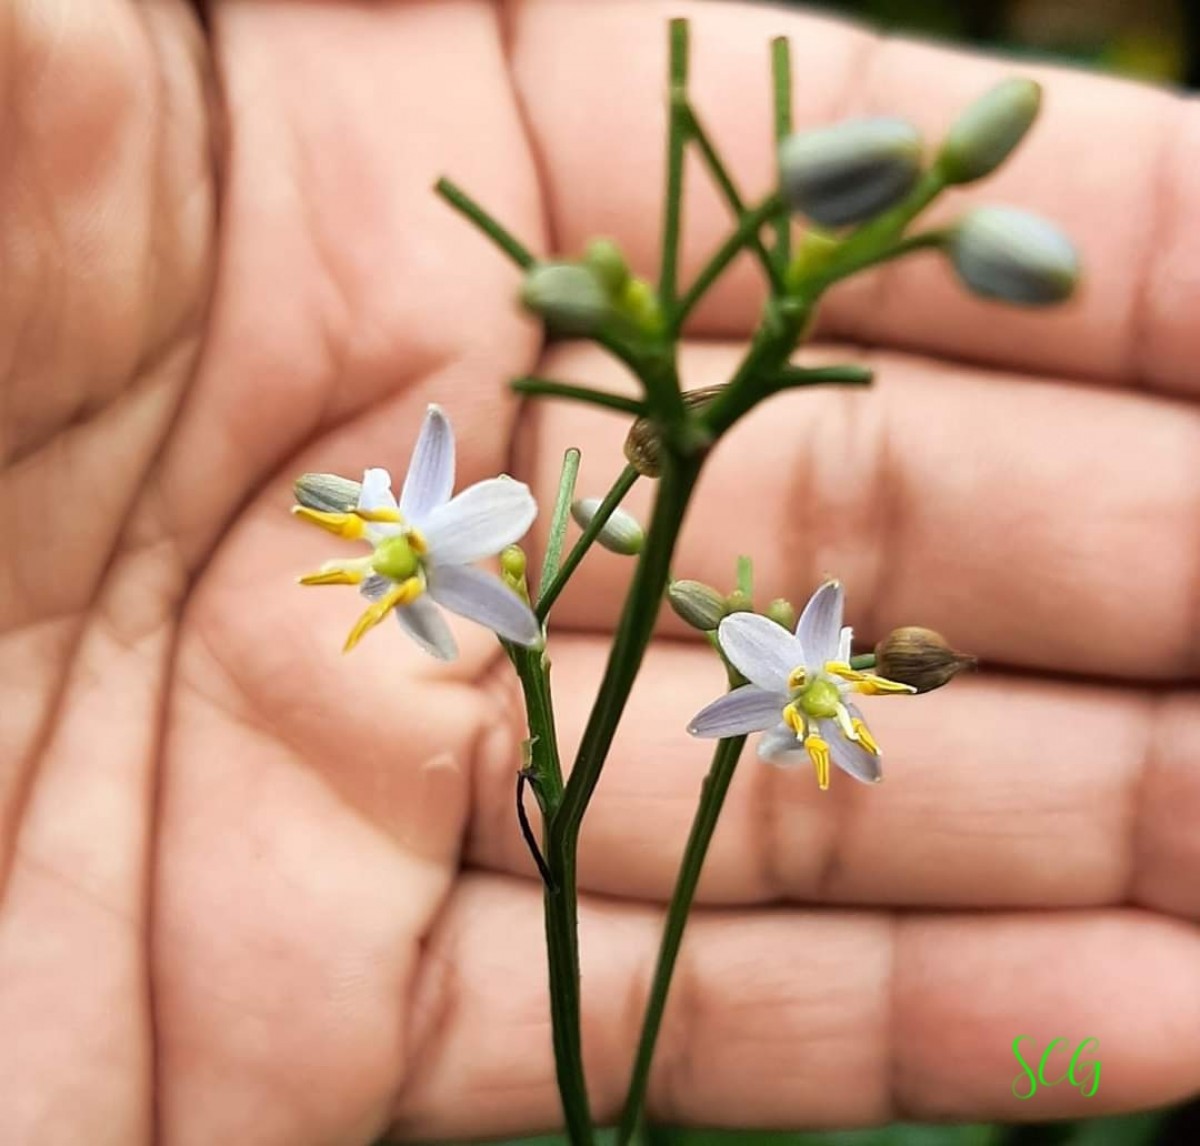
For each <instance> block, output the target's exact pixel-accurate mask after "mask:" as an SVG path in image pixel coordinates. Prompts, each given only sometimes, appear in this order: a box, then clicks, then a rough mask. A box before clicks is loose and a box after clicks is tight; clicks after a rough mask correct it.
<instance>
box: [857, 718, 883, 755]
mask: <svg viewBox="0 0 1200 1146" xmlns="http://www.w3.org/2000/svg"><path fill="white" fill-rule="evenodd" d="M851 725H852V727H853V728H854V739H855V740H857V741H858V742H859V744H861V745H862V746H863V747H864V748H865V749H866V750H867V751H868V752H872V753H874V754H875V755H876V756H878V755H879V745H878V744H876V743H875V737H874V736H872V735H871V730H870V729H869V728H868V727H867V726H866V725H865V724H864V723H863V722H862V721H861V720H859V719H858V717H857V716H856V717H855V718H854V719H853V720H852V721H851Z"/></svg>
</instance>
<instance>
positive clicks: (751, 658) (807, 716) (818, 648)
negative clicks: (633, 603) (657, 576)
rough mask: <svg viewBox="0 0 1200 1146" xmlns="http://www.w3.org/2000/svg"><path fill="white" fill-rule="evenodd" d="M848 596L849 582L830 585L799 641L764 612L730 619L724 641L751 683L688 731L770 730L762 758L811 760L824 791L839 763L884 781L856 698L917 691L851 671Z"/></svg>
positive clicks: (814, 602)
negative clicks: (845, 587)
mask: <svg viewBox="0 0 1200 1146" xmlns="http://www.w3.org/2000/svg"><path fill="white" fill-rule="evenodd" d="M842 598H843V592H842V586H841V584H840V583H839V582H837V581H826V582H825V584H824V585H822V586H821V587H820V588H819V589H818V590H817V591H816V592H815V593H814V594H813V595H812V598H811V600H810V601H809V602H808V604H807V605H805V607H804V612H803V613H802V614H801V615H800V620H799V622H798V623H797V625H796V633H795V635H794V636H793V635H792V634H791V633H789V632H788V631H787V629H785V628H783V627H782V626H781V625H777V624H776V623H775V622H774V621H772V620H770V619H769V618H767V617H761V616H759V615H757V614H756V613H734V614H733V615H732V616H728V617H726V618H725V619H724V620H723V621H722V622H721V625H720V628H718V630H717V639H718V641H719V642H720V644H721V649H722V651H723V652H724V653H725V655H726V657H728V658H729V661H730V663H731V664H732V665H733V666H734V668H736V669H737V670H738V672H740V673H741V674H742V676H744V677H745V678H746V679H747V680H748V681H749V682H750V683H749V684H745V685H742V686H741V687H740V688H735V689H734V690H733V691H732V692H729V693H727V694H726V695H725V696H722V697H721V698H720V699H718V700H714V701H713V702H712V704H710V705H708V707H707V708H704V709H703V710H701V711H700V712H699V713H697V714H696V717H695V719H694V720H693V721H692V723H691V724H690V725H688V731H689V732H690V733H691V734H692V735H693V736H709V737H724V736H744V735H745V734H747V733H749V732H762V731H764V730H766V734H765V735H764V736H763V738H762V739H761V740H760V741H759V744H758V754H759V756H760V757H762V759H764V760H772V761H775V762H777V763H780V764H789V763H795V762H797V761H798V760H800V759H803V758H804V757H805V756H807V757H808V759H810V760H811V761H812V763H813V766H814V767H815V768H816V770H817V784H818V786H819V787H820V788H822V789H825V788H828V787H829V765H830V762H831V761H832V762H833V763H834V764H836V765H837V766H838V767H839V768H840V769H841V770H842V771H843V772H848V773H849V774H850V775H851V776H853V777H854V778H855V779H856V780H862V781H864V782H865V783H875V782H877V781H879V780H881V779H882V778H883V777H882V772H881V770H880V754H879V746H878V745H877V744H876V743H875V740H874V738H873V737H872V736H871V733H870V731H869V730H868V729H867V726H866V724H865V723H864V722H863V718H862V714H861V713H860V712H859V710H858V709H857V708H856V707H855V706H854V705H853V704H852V703H850V701H849V699H848V697H849V695H850V694H851V693H856V692H857V693H863V694H866V695H868V696H871V695H876V694H880V693H889V692H892V693H895V692H915V691H916V690H915V689H913V688H912V687H910V686H909V685H906V684H898V683H896V682H895V681H890V680H885V679H884V678H883V677H880V676H876V675H875V674H874V673H867V672H858V671H857V670H855V669H852V668H851V667H850V641H851V636H852V634H851V631H850V630H849V629H848V628H843V627H842Z"/></svg>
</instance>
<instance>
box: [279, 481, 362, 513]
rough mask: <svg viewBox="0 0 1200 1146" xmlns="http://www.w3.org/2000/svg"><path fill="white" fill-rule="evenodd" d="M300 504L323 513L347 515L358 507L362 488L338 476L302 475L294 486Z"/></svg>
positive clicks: (293, 490)
mask: <svg viewBox="0 0 1200 1146" xmlns="http://www.w3.org/2000/svg"><path fill="white" fill-rule="evenodd" d="M292 492H293V493H294V494H295V495H296V501H297V503H298V504H300V505H302V506H304V507H305V508H306V509H317V510H320V511H321V512H322V513H346V512H348V511H349V510H351V509H353V508H354V507H355V506H356V505H358V495H359V494H360V493H361V492H362V486H361V485H360V484H359V483H358V482H356V481H351V480H350V479H349V478H344V477H338V475H337V474H301V475H300V476H299V477H298V478H297V479H296V480H295V482H294V483H293V484H292Z"/></svg>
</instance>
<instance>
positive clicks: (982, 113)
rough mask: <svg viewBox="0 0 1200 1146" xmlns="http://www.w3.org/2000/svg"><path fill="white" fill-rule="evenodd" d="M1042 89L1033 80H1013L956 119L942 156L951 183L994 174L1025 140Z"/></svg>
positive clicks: (943, 170) (940, 166)
mask: <svg viewBox="0 0 1200 1146" xmlns="http://www.w3.org/2000/svg"><path fill="white" fill-rule="evenodd" d="M1041 103H1042V89H1041V86H1040V85H1039V84H1036V83H1034V81H1033V80H1026V79H1009V80H1004V81H1003V82H1002V83H999V84H997V85H996V86H995V87H994V88H992V89H991V91H988V92H985V93H984V94H983V95H982V96H980V98H979V99H977V100H976V101H975V102H974V103H973V104H971V105H970V106H969V107H968V108H967V110H966V111H964V112H963V113H962V115H960V116H959V117H958V119H957V120H955V122H954V125H953V126H952V127H951V128H950V133H949V134H948V135H947V136H946V142H945V143H944V144H943V145H942V150H941V153H940V154H939V155H938V160H937V164H938V169H939V170H940V171H941V173H942V175H943V177H944V178H945V179H946V181H947V182H948V183H970V182H972V181H973V180H975V179H982V178H983V177H984V176H985V175H990V174H991V173H992V172H993V171H995V170H996V168H997V167H999V166H1000V164H1001V163H1003V162H1004V161H1005V160H1006V159H1007V158H1008V157H1009V155H1011V154H1012V151H1013V149H1014V148H1015V147H1016V146H1017V144H1018V143H1020V142H1021V140H1022V139H1023V138H1024V136H1025V133H1026V132H1027V131H1028V130H1029V128H1030V125H1031V124H1032V123H1033V121H1034V120H1035V119H1036V118H1037V113H1038V108H1039V107H1041Z"/></svg>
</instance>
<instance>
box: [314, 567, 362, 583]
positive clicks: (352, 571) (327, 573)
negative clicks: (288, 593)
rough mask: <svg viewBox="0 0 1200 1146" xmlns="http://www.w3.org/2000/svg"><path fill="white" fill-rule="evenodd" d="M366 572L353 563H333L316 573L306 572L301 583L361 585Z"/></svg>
mask: <svg viewBox="0 0 1200 1146" xmlns="http://www.w3.org/2000/svg"><path fill="white" fill-rule="evenodd" d="M365 577H366V573H364V572H363V570H361V569H358V568H355V567H354V566H352V565H331V566H330V567H329V568H327V569H319V570H317V572H316V573H305V574H304V576H303V577H301V578H300V584H301V585H361V584H362V583H363V579H364V578H365Z"/></svg>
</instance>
